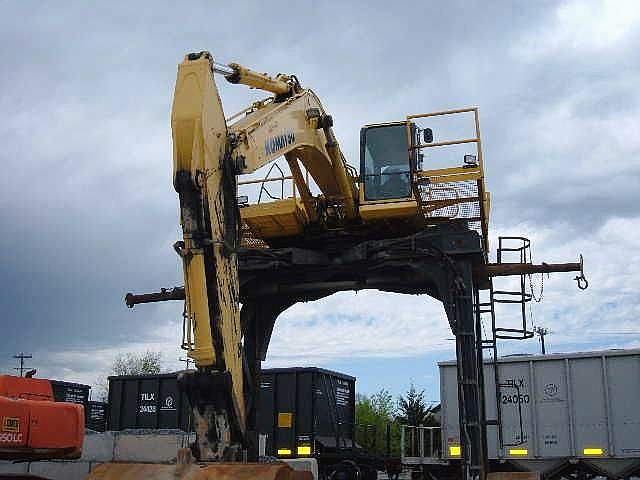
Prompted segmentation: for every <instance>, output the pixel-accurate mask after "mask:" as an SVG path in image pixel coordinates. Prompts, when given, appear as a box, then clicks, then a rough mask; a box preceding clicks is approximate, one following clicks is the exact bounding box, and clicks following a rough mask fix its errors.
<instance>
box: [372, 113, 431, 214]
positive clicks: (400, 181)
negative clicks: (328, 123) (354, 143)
mask: <svg viewBox="0 0 640 480" xmlns="http://www.w3.org/2000/svg"><path fill="white" fill-rule="evenodd" d="M417 131H418V130H417V128H416V126H415V124H414V123H412V122H408V123H407V122H406V121H405V122H394V123H385V124H376V125H367V126H365V127H363V128H362V129H361V130H360V216H361V218H362V219H363V220H364V221H365V222H367V221H375V220H384V219H390V218H398V217H404V218H407V217H415V216H416V214H417V213H418V204H417V202H416V200H415V197H414V194H413V188H412V177H413V174H414V173H415V171H416V169H419V168H420V165H418V163H419V158H418V156H417V155H416V153H415V150H414V149H413V148H411V147H412V146H413V145H415V144H417V143H419V142H416V140H417V139H416V138H414V137H415V136H416V134H417ZM410 139H411V143H412V145H410V144H409V141H410Z"/></svg>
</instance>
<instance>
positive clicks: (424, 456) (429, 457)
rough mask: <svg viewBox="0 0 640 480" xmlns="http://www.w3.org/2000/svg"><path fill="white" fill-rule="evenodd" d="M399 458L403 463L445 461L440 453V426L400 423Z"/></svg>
mask: <svg viewBox="0 0 640 480" xmlns="http://www.w3.org/2000/svg"><path fill="white" fill-rule="evenodd" d="M400 459H401V461H402V463H403V464H405V465H423V464H425V465H426V464H439V463H444V462H446V460H445V459H444V456H443V454H442V430H441V427H439V426H435V427H434V426H431V427H427V426H422V425H417V426H414V425H401V426H400Z"/></svg>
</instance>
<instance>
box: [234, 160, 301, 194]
mask: <svg viewBox="0 0 640 480" xmlns="http://www.w3.org/2000/svg"><path fill="white" fill-rule="evenodd" d="M274 168H277V169H278V170H279V171H280V176H277V177H270V175H271V172H272V171H273V169H274ZM286 181H290V182H291V192H292V196H293V198H295V197H296V195H297V193H296V182H295V179H294V178H293V176H292V175H285V174H284V172H283V171H282V169H281V168H280V166H279V165H278V164H277V163H274V164H272V165H271V167H270V168H269V170H268V171H267V174H266V175H265V176H264V178H257V179H254V180H242V181H239V182H238V186H239V187H240V186H243V185H260V190H259V193H258V200H257V202H256V203H261V202H262V195H263V194H265V195H266V196H267V197H268V198H270V199H271V200H283V199H284V198H285V182H286ZM275 182H280V196H276V195H273V194H272V192H271V191H270V190H269V189H268V188H267V186H266V184H268V183H275ZM247 203H248V198H247Z"/></svg>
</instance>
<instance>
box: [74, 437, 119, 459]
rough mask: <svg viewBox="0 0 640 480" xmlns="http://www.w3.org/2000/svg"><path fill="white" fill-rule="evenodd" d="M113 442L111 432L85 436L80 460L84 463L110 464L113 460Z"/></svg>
mask: <svg viewBox="0 0 640 480" xmlns="http://www.w3.org/2000/svg"><path fill="white" fill-rule="evenodd" d="M114 441H115V440H114V434H113V433H112V432H104V433H95V434H89V435H87V436H85V437H84V443H83V445H82V457H81V458H80V460H81V461H85V462H101V463H104V462H111V461H112V460H113V449H114Z"/></svg>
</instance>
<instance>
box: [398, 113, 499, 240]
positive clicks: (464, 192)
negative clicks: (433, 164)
mask: <svg viewBox="0 0 640 480" xmlns="http://www.w3.org/2000/svg"><path fill="white" fill-rule="evenodd" d="M467 113H472V114H473V120H474V133H475V136H474V137H470V138H459V139H452V140H446V141H440V142H434V141H425V142H421V141H420V140H418V139H417V138H416V135H415V133H416V132H415V130H414V129H413V127H412V125H414V126H415V123H416V121H417V120H419V119H426V118H430V117H441V116H446V115H461V114H467ZM423 130H425V129H423ZM407 132H408V133H407V135H408V138H409V145H410V147H409V148H410V151H412V152H414V154H415V156H416V158H417V157H418V155H419V154H421V153H422V150H424V149H433V148H440V147H448V146H452V145H464V144H474V145H475V155H472V154H469V155H464V158H463V159H461V160H462V165H460V166H457V167H450V168H438V169H427V170H421V169H420V170H417V171H416V178H414V181H413V185H414V192H413V193H414V196H415V197H416V200H417V201H418V203H419V205H420V208H421V210H422V211H423V212H424V215H425V219H426V220H427V222H428V223H441V222H443V221H449V220H454V219H462V220H465V221H467V222H468V224H469V228H472V229H474V230H477V231H478V233H479V234H480V235H481V236H482V241H483V247H484V250H485V252H488V228H489V225H488V224H489V209H490V204H489V194H488V192H487V191H486V188H485V182H484V158H483V153H482V140H481V138H480V118H479V113H478V108H477V107H470V108H461V109H457V110H445V111H441V112H433V113H423V114H418V115H408V116H407ZM419 163H420V162H416V164H419Z"/></svg>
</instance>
